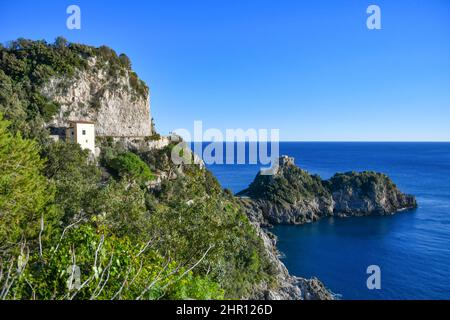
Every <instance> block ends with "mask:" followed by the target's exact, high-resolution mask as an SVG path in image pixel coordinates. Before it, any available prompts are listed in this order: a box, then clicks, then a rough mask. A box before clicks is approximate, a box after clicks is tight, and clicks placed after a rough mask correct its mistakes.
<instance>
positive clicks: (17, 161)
mask: <svg viewBox="0 0 450 320" xmlns="http://www.w3.org/2000/svg"><path fill="white" fill-rule="evenodd" d="M8 124H9V123H8V122H7V121H4V120H3V116H2V115H1V114H0V252H1V250H9V249H11V248H12V249H13V250H15V249H16V248H15V246H16V244H17V243H18V242H19V241H20V240H21V239H28V240H30V241H33V240H36V238H37V236H38V234H39V231H40V220H41V218H42V217H44V216H45V217H46V218H47V217H50V216H53V215H54V212H55V210H54V208H53V206H52V200H53V196H54V186H53V184H52V183H51V182H50V181H48V180H47V179H46V178H45V176H44V175H43V174H42V171H43V168H44V165H45V163H44V161H43V160H42V159H41V158H40V156H39V148H38V145H37V144H36V142H34V141H30V140H26V139H23V138H22V137H21V136H20V134H12V133H10V132H9V131H8V130H7V127H8Z"/></svg>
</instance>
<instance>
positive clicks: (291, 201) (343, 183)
mask: <svg viewBox="0 0 450 320" xmlns="http://www.w3.org/2000/svg"><path fill="white" fill-rule="evenodd" d="M237 197H238V198H239V201H240V203H241V205H242V207H243V208H244V210H245V211H246V213H247V216H248V217H249V219H250V221H251V223H252V224H253V225H254V226H255V228H256V229H257V230H258V233H259V235H260V237H261V238H262V239H263V242H264V245H265V247H266V250H267V252H268V254H269V257H270V259H271V260H272V261H273V263H274V265H276V268H277V272H278V275H277V279H278V282H279V287H278V288H277V289H276V290H270V289H267V288H260V289H261V290H259V293H258V294H257V295H256V296H255V298H257V299H282V300H292V299H300V300H311V299H312V300H314V299H319V300H331V299H335V298H336V295H335V294H333V293H332V292H330V291H329V290H328V289H327V288H326V287H325V286H324V284H323V283H322V282H320V281H319V280H318V279H317V278H312V279H305V278H301V277H296V276H293V275H291V274H289V271H288V270H287V268H286V267H285V265H284V264H283V263H282V262H281V260H280V253H279V251H278V250H277V248H276V236H275V235H273V234H272V233H270V232H269V231H268V230H267V228H270V227H271V226H272V225H274V224H295V225H301V224H305V223H312V222H315V221H317V220H319V219H321V218H323V217H331V216H336V217H342V218H343V217H351V216H367V215H392V214H395V213H397V212H400V211H406V210H409V209H414V208H416V207H417V201H416V199H415V197H414V196H412V195H407V194H404V193H402V192H401V191H400V190H399V189H398V188H397V186H396V185H395V184H394V183H393V182H392V180H391V179H390V178H389V177H387V176H386V175H384V174H381V173H376V172H369V171H366V172H360V173H356V172H348V173H338V174H336V175H335V176H333V177H332V178H331V179H329V180H322V179H321V178H320V177H319V176H315V175H310V174H309V173H307V172H306V171H304V170H302V169H300V168H298V167H297V166H296V165H295V163H294V159H293V158H290V157H287V156H283V157H281V158H280V161H279V167H278V169H277V170H276V172H275V174H274V175H272V176H264V175H260V174H258V175H257V176H256V178H255V180H254V181H253V182H252V184H250V186H249V188H247V189H245V190H243V191H241V192H239V193H238V194H237Z"/></svg>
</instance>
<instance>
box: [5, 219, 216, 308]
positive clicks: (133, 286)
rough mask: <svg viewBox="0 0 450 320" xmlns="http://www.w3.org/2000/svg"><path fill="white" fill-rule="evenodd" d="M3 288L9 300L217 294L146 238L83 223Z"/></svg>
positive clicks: (209, 283) (213, 287) (210, 296)
mask: <svg viewBox="0 0 450 320" xmlns="http://www.w3.org/2000/svg"><path fill="white" fill-rule="evenodd" d="M11 281H14V282H13V283H12V284H13V285H12V286H11V288H10V289H9V291H8V293H7V294H6V295H5V296H4V297H3V298H6V299H8V298H12V297H14V298H15V299H57V300H59V299H108V300H109V299H187V298H190V299H220V298H222V297H223V292H222V290H221V289H220V288H219V286H218V285H217V284H215V283H214V282H212V281H210V280H209V279H208V278H207V277H199V276H195V275H194V274H193V273H192V272H191V271H189V270H187V269H186V268H183V267H180V266H179V264H178V263H177V262H176V261H173V260H172V259H171V258H170V257H162V256H161V255H159V254H158V253H156V251H155V250H153V249H152V248H151V243H150V244H147V243H139V242H138V243H136V242H131V241H130V240H129V239H128V238H126V237H122V238H118V237H115V236H113V235H108V234H105V233H99V232H98V231H97V230H96V229H95V228H93V227H91V226H89V225H87V224H84V225H81V226H74V227H72V228H71V229H67V230H66V232H65V234H64V235H63V236H62V237H61V238H60V239H58V241H55V242H54V243H53V245H52V246H49V247H47V246H45V245H44V249H43V253H42V255H40V254H38V253H34V254H33V255H31V256H30V257H29V258H28V260H25V261H24V262H23V263H22V264H21V268H20V273H18V274H15V275H14V278H13V279H11Z"/></svg>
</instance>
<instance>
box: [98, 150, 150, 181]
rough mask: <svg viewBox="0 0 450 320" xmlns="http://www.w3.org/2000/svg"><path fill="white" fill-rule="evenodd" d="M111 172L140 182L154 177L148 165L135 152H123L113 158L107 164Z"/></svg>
mask: <svg viewBox="0 0 450 320" xmlns="http://www.w3.org/2000/svg"><path fill="white" fill-rule="evenodd" d="M107 166H108V167H109V169H110V170H112V171H113V173H114V174H115V175H116V176H118V177H121V178H125V177H127V178H131V179H133V180H136V181H138V182H140V183H145V182H148V181H151V180H154V179H155V176H154V175H153V174H152V172H151V171H150V168H149V167H148V165H147V164H146V163H145V162H144V161H143V160H142V159H141V158H140V157H139V156H138V155H136V154H134V153H132V152H124V153H121V154H119V155H118V156H117V157H115V158H113V159H112V160H110V161H109V163H108V164H107Z"/></svg>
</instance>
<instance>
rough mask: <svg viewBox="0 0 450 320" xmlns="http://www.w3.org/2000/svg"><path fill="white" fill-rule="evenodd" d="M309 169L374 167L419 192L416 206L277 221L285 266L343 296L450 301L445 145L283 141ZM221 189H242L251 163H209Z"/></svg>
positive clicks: (449, 155) (449, 171)
mask: <svg viewBox="0 0 450 320" xmlns="http://www.w3.org/2000/svg"><path fill="white" fill-rule="evenodd" d="M280 154H287V155H289V156H293V157H295V160H296V164H297V165H298V166H300V167H302V168H303V169H306V170H308V171H309V172H310V173H316V174H319V175H321V176H322V177H323V178H329V177H331V176H332V175H333V174H334V173H336V172H346V171H352V170H355V171H363V170H375V171H379V172H383V173H386V174H388V175H389V176H390V177H391V178H392V179H393V180H394V182H395V183H396V184H397V185H398V186H399V188H400V189H401V190H402V191H403V192H406V193H410V194H414V195H415V196H416V197H417V200H418V203H419V208H418V209H416V210H413V211H408V212H402V213H398V214H396V215H394V216H389V217H360V218H346V219H338V218H326V219H322V220H320V221H319V222H316V223H313V224H308V225H302V226H276V227H275V228H274V229H272V231H273V232H274V233H275V234H276V235H277V236H278V238H279V242H278V248H279V249H280V251H281V252H282V253H283V254H284V258H283V261H284V263H285V264H286V266H287V268H288V269H289V271H290V272H291V273H292V274H294V275H298V276H304V277H313V276H315V277H318V278H319V279H320V280H322V281H323V282H324V284H325V285H326V286H327V287H328V288H329V289H330V290H332V291H333V292H335V293H338V294H340V295H341V297H342V298H343V299H450V143H315V142H308V143H303V142H298V143H297V142H295V143H294V142H285V143H281V144H280ZM209 169H211V170H212V172H213V173H214V174H215V175H216V177H217V178H218V179H219V181H220V182H221V184H222V186H224V187H226V188H230V189H231V190H233V191H234V192H237V191H240V190H242V189H244V188H246V187H247V186H248V184H249V183H250V182H251V181H252V180H253V178H254V176H255V175H256V173H257V172H258V170H259V166H256V165H210V166H209ZM369 265H378V266H379V267H380V268H381V289H380V290H369V289H368V288H367V286H366V280H367V277H368V274H367V273H366V271H367V270H366V269H367V267H368V266H369Z"/></svg>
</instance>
